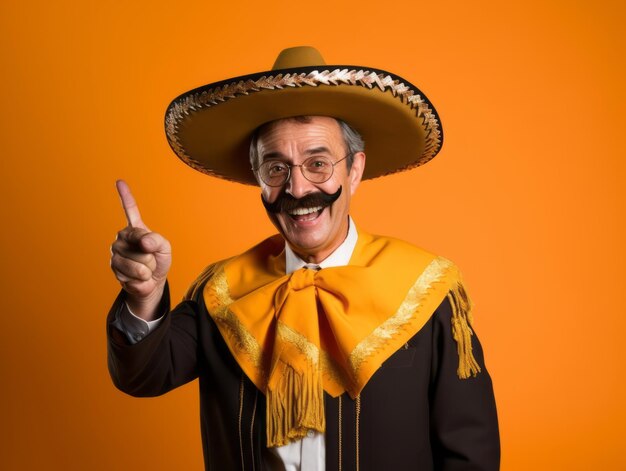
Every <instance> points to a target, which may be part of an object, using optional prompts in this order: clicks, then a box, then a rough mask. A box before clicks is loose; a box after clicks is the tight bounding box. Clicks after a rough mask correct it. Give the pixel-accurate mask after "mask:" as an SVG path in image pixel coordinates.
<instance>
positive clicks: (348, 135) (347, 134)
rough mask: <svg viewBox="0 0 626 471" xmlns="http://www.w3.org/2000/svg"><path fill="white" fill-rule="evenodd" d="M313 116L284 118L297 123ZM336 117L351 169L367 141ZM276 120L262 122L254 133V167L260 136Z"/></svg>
mask: <svg viewBox="0 0 626 471" xmlns="http://www.w3.org/2000/svg"><path fill="white" fill-rule="evenodd" d="M311 118H312V117H311V116H293V117H291V118H284V119H285V120H289V121H295V122H296V123H301V124H308V123H310V122H311ZM334 119H335V121H337V124H338V125H339V128H340V129H341V134H342V135H343V141H344V143H345V145H346V149H347V151H348V158H347V159H346V163H347V165H348V171H350V169H351V168H352V162H353V161H354V154H356V153H357V152H363V151H364V150H365V141H363V138H362V137H361V135H360V134H359V133H358V132H357V131H356V130H355V129H354V128H353V127H352V126H350V125H349V124H348V123H346V122H345V121H343V120H341V119H338V118H334ZM276 121H282V120H276ZM276 121H270V122H269V123H265V124H262V125H261V126H259V127H258V128H256V129H255V130H254V133H252V140H251V141H250V164H251V165H252V168H256V167H257V166H258V164H259V146H258V144H259V136H260V135H261V134H262V133H263V131H265V130H266V129H267V128H268V127H269V126H271V125H272V124H273V123H275V122H276Z"/></svg>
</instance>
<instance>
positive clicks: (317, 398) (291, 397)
mask: <svg viewBox="0 0 626 471" xmlns="http://www.w3.org/2000/svg"><path fill="white" fill-rule="evenodd" d="M283 369H284V370H283V373H282V375H281V378H280V382H279V384H278V385H277V386H276V387H275V388H268V390H267V435H268V436H267V446H268V447H273V446H282V445H286V444H287V443H289V442H290V441H292V440H298V439H301V438H304V437H305V436H306V434H307V432H308V431H309V430H310V429H313V430H317V431H319V432H324V431H325V429H326V418H325V414H324V391H323V386H322V376H321V372H320V370H319V365H312V364H310V365H308V367H307V368H306V369H305V371H304V372H299V371H296V370H294V369H293V368H292V367H291V366H289V365H285V364H283ZM294 401H295V402H294Z"/></svg>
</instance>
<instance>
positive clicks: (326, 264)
mask: <svg viewBox="0 0 626 471" xmlns="http://www.w3.org/2000/svg"><path fill="white" fill-rule="evenodd" d="M358 238H359V235H358V233H357V231H356V227H355V225H354V221H353V220H352V218H351V217H350V216H348V235H347V236H346V238H345V240H344V241H343V242H342V243H341V245H340V246H339V247H337V248H336V249H335V251H334V252H333V253H331V254H330V255H329V256H328V257H326V258H325V259H324V260H323V261H321V262H320V263H317V264H316V263H306V262H305V261H304V260H302V259H301V258H300V257H298V256H297V255H296V254H295V253H294V252H293V250H291V247H289V244H287V243H285V267H286V270H285V271H286V273H287V275H289V274H290V273H293V272H294V271H296V270H299V269H300V268H303V267H308V268H318V267H319V268H331V267H343V266H344V265H347V264H348V262H349V261H350V257H352V252H354V246H355V245H356V241H357V239H358Z"/></svg>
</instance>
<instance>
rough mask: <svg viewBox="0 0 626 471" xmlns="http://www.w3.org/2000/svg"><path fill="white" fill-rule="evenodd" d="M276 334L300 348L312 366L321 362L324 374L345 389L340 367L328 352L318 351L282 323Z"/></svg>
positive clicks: (278, 324) (302, 336)
mask: <svg viewBox="0 0 626 471" xmlns="http://www.w3.org/2000/svg"><path fill="white" fill-rule="evenodd" d="M276 334H277V335H279V336H281V337H282V338H283V339H284V340H285V341H287V342H290V343H292V344H293V345H295V346H296V347H298V349H299V350H300V351H301V352H302V353H303V354H304V355H306V357H307V358H308V359H309V360H310V361H311V362H312V364H314V365H317V363H318V361H319V364H320V366H321V370H322V373H323V374H325V375H326V376H328V378H329V379H330V380H331V381H333V382H335V383H336V384H339V385H341V386H342V387H343V385H344V382H345V381H344V379H343V375H342V374H341V373H340V370H339V367H338V366H337V364H336V363H335V361H334V360H333V358H332V357H331V356H330V355H329V354H328V353H327V352H325V351H324V350H320V349H318V348H317V346H316V345H315V344H313V343H311V342H309V340H308V339H307V338H306V337H305V336H304V335H302V334H300V333H299V332H296V331H295V330H293V329H292V328H290V327H289V326H287V325H285V324H283V323H282V322H278V323H277V330H276Z"/></svg>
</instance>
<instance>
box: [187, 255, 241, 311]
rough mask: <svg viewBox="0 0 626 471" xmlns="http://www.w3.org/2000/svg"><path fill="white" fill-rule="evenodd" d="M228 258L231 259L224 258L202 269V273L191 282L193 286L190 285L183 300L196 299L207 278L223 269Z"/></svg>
mask: <svg viewBox="0 0 626 471" xmlns="http://www.w3.org/2000/svg"><path fill="white" fill-rule="evenodd" d="M228 260H230V259H227V260H222V261H221V262H217V263H212V264H211V265H209V266H208V267H206V268H205V269H204V270H202V273H200V275H199V276H198V278H196V279H195V280H194V282H193V283H191V286H189V289H188V290H187V293H185V296H184V297H183V300H184V301H188V300H191V299H195V298H196V296H197V294H198V291H199V289H200V287H201V286H202V285H203V284H204V283H205V282H206V281H207V280H210V279H211V278H212V277H213V275H215V273H217V272H218V271H219V270H220V269H222V268H223V267H224V265H226V262H228Z"/></svg>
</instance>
